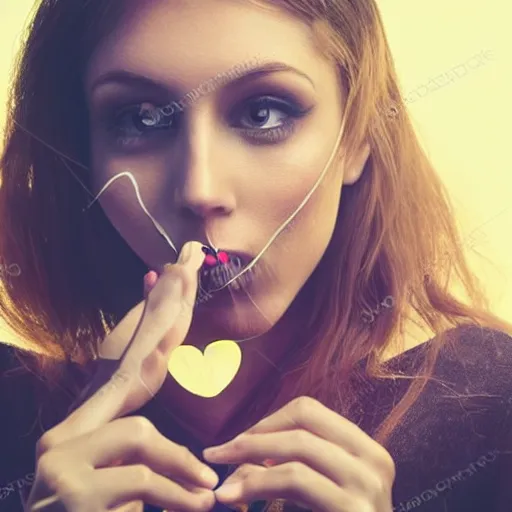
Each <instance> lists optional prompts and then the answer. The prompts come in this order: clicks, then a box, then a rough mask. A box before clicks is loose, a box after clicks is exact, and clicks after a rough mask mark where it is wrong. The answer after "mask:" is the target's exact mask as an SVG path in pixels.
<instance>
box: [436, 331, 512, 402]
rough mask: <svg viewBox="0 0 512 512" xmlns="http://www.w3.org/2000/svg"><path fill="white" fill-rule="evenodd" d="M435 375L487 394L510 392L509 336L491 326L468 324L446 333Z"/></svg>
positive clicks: (508, 394)
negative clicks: (490, 327)
mask: <svg viewBox="0 0 512 512" xmlns="http://www.w3.org/2000/svg"><path fill="white" fill-rule="evenodd" d="M446 336H447V340H448V342H447V343H446V344H445V345H444V346H443V348H442V349H441V352H440V354H439V359H438V362H437V367H436V374H437V376H443V377H446V379H447V380H450V381H453V382H454V383H457V382H458V383H459V384H462V385H466V386H471V388H472V389H473V390H477V389H479V390H480V391H482V392H486V393H487V394H489V395H502V396H503V397H506V398H509V397H511V396H512V378H511V376H512V337H511V336H509V335H508V334H506V333H504V332H501V331H497V330H494V329H489V328H483V327H480V326H476V325H469V326H464V327H459V328H457V329H452V330H451V331H448V332H447V333H446Z"/></svg>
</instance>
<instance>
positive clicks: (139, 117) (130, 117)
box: [112, 103, 174, 142]
mask: <svg viewBox="0 0 512 512" xmlns="http://www.w3.org/2000/svg"><path fill="white" fill-rule="evenodd" d="M173 121H174V115H166V114H165V113H164V112H163V111H162V109H161V108H160V107H157V106H155V105H153V104H151V103H140V104H137V105H130V106H128V107H125V108H123V109H121V110H120V111H119V112H118V113H116V114H115V116H114V119H113V123H112V129H113V131H114V133H115V135H116V136H117V137H118V138H119V139H120V140H121V141H124V142H126V140H129V139H132V138H138V137H141V136H143V135H145V134H146V133H148V132H151V131H154V130H168V129H169V128H171V127H172V125H173Z"/></svg>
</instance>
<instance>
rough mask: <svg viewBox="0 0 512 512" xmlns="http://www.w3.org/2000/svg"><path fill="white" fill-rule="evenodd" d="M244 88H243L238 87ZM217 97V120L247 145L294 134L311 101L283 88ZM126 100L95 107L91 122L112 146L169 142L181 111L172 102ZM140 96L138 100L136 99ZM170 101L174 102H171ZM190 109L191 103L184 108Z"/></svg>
mask: <svg viewBox="0 0 512 512" xmlns="http://www.w3.org/2000/svg"><path fill="white" fill-rule="evenodd" d="M240 92H243V91H240ZM234 98H235V99H233V96H231V99H230V100H229V101H223V102H221V104H222V106H221V108H219V109H218V116H219V122H222V123H224V124H225V125H226V126H227V127H228V128H229V129H231V130H233V131H234V132H236V134H237V136H238V137H240V138H242V139H243V140H244V141H246V142H247V143H249V144H254V145H265V144H267V145H272V144H278V143H280V142H284V141H286V140H288V139H289V138H290V137H292V136H293V134H294V132H295V131H296V130H297V128H298V125H299V123H300V121H301V120H303V119H304V118H305V117H306V116H308V115H309V114H310V113H311V111H312V110H313V109H314V107H315V106H316V105H315V104H314V103H312V102H311V101H309V102H308V103H307V104H306V102H305V101H304V99H302V98H300V96H298V95H297V94H294V93H293V92H291V91H287V90H286V88H284V87H274V88H272V87H262V86H260V87H259V88H254V87H253V88H251V90H250V91H248V92H246V93H245V95H242V94H236V95H234ZM134 100H135V96H134V97H133V98H132V99H131V101H130V99H129V98H128V97H125V99H124V100H123V99H122V97H119V96H117V97H116V96H112V97H111V99H110V100H108V99H107V98H104V99H103V101H102V102H101V105H96V106H95V111H96V113H95V116H94V117H95V123H94V124H95V125H96V127H97V128H98V127H99V128H100V129H101V131H102V133H103V134H104V137H105V141H106V142H107V144H108V145H109V146H110V147H111V148H112V150H114V151H119V152H130V151H136V152H139V151H140V152H142V151H145V150H147V151H150V150H154V149H157V148H158V147H159V146H160V145H164V144H166V145H168V144H169V142H170V141H171V140H172V139H173V138H174V137H175V136H176V134H177V132H178V131H179V130H180V129H182V128H183V119H184V116H185V115H186V108H185V110H180V109H179V108H170V106H171V105H172V104H173V103H174V102H173V103H169V102H167V103H166V102H161V101H160V102H156V101H154V100H153V99H152V98H149V97H148V98H144V97H143V96H141V95H137V100H139V101H137V100H135V101H134ZM140 100H142V101H140ZM174 104H175V103H174ZM188 108H190V107H188Z"/></svg>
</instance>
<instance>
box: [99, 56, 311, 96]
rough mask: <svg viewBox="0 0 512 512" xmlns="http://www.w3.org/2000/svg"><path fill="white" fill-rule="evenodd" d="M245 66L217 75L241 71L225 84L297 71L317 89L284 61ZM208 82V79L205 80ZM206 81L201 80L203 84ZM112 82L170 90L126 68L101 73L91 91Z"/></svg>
mask: <svg viewBox="0 0 512 512" xmlns="http://www.w3.org/2000/svg"><path fill="white" fill-rule="evenodd" d="M240 67H242V68H243V67H244V65H243V64H241V65H238V66H233V67H232V68H230V69H227V70H226V71H224V72H220V73H217V75H215V76H216V77H218V76H219V75H226V77H227V76H228V75H230V74H234V73H236V74H237V75H238V73H240V74H239V75H238V76H235V77H234V78H230V79H229V80H227V81H226V82H224V81H223V84H222V85H223V86H227V85H233V84H235V83H240V82H243V81H246V80H249V79H254V78H259V77H261V76H265V75H268V74H271V73H277V72H280V71H287V72H292V73H295V74H297V75H299V76H301V77H303V78H305V79H306V80H308V81H309V82H310V83H311V85H312V86H313V88H314V89H315V84H314V83H313V81H312V80H311V78H310V77H309V76H308V75H306V73H304V72H303V71H300V70H299V69H297V68H294V67H293V66H289V65H288V64H284V63H282V62H267V63H265V64H262V65H257V66H254V67H253V68H248V69H247V70H245V71H243V72H241V71H238V68H240ZM204 82H206V80H205V81H204ZM204 82H201V84H203V83H204ZM112 83H118V84H122V85H132V86H143V87H153V88H157V89H161V90H165V91H167V90H168V86H167V85H166V84H165V83H164V82H161V81H158V80H153V79H151V78H149V77H147V76H143V75H139V74H137V73H133V72H131V71H127V70H124V69H115V70H112V71H108V72H107V73H104V74H102V75H100V76H99V77H98V78H97V79H96V80H94V81H93V83H92V85H91V87H90V91H91V93H92V92H94V91H95V90H96V89H98V88H99V87H102V86H103V85H106V84H112ZM201 84H198V85H197V87H200V86H201Z"/></svg>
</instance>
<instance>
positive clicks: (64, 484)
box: [37, 454, 86, 501]
mask: <svg viewBox="0 0 512 512" xmlns="http://www.w3.org/2000/svg"><path fill="white" fill-rule="evenodd" d="M59 462H60V461H59V459H58V458H57V457H55V456H53V455H52V454H45V455H43V456H42V457H41V459H40V460H39V462H38V465H37V473H38V476H39V477H40V478H41V479H42V481H43V482H44V483H45V484H46V485H47V486H48V487H49V488H50V489H52V491H53V492H55V493H56V494H57V495H58V496H60V497H63V498H66V499H69V500H73V501H74V500H78V498H79V497H80V496H83V494H84V493H85V492H86V489H85V487H84V484H83V479H80V478H77V477H76V474H75V472H72V471H68V470H67V469H68V468H63V467H62V464H60V463H59Z"/></svg>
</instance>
